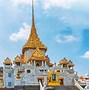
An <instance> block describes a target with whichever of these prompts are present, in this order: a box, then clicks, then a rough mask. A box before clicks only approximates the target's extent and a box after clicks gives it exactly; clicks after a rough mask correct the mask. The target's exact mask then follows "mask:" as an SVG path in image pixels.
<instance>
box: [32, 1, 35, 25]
mask: <svg viewBox="0 0 89 90" xmlns="http://www.w3.org/2000/svg"><path fill="white" fill-rule="evenodd" d="M32 26H35V23H34V4H33V0H32Z"/></svg>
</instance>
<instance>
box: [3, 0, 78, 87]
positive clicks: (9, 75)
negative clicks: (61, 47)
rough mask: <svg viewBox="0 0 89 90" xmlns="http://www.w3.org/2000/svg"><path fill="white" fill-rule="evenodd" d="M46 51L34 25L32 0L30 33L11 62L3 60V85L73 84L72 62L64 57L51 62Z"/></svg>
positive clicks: (74, 74)
mask: <svg viewBox="0 0 89 90" xmlns="http://www.w3.org/2000/svg"><path fill="white" fill-rule="evenodd" d="M46 51H47V47H46V46H45V45H44V44H43V43H42V42H41V41H40V38H39V37H38V34H37V30H36V27H35V20H34V5H33V0H32V26H31V33H30V35H29V38H28V40H27V42H26V44H25V45H24V46H23V47H22V54H21V55H17V56H16V57H15V58H14V61H13V62H11V60H10V59H9V58H6V59H5V61H4V62H3V64H4V68H3V69H4V70H3V73H4V87H6V88H14V87H17V86H39V85H40V83H41V84H44V83H45V84H46V85H47V86H63V85H66V86H68V85H74V81H73V80H74V79H77V78H78V77H77V73H76V72H75V71H74V69H73V67H74V64H73V62H72V61H71V60H67V59H66V58H65V57H64V58H63V59H62V60H59V64H58V65H56V63H54V64H52V63H51V60H50V59H49V57H48V55H46Z"/></svg>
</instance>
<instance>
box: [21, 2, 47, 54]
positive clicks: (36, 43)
mask: <svg viewBox="0 0 89 90" xmlns="http://www.w3.org/2000/svg"><path fill="white" fill-rule="evenodd" d="M36 47H39V49H42V50H45V51H46V50H47V47H46V46H45V45H44V44H42V42H41V41H40V39H39V37H38V35H37V32H36V28H35V22H34V7H33V2H32V27H31V33H30V36H29V38H28V41H27V42H26V44H25V45H24V46H23V48H22V53H23V54H24V52H25V50H27V49H36Z"/></svg>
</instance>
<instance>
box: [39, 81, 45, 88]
mask: <svg viewBox="0 0 89 90" xmlns="http://www.w3.org/2000/svg"><path fill="white" fill-rule="evenodd" d="M39 83H40V90H45V89H44V87H43V86H42V84H41V82H40V81H39Z"/></svg>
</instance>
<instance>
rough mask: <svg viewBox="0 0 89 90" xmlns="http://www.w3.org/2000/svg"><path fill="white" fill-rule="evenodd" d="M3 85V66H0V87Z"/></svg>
mask: <svg viewBox="0 0 89 90" xmlns="http://www.w3.org/2000/svg"><path fill="white" fill-rule="evenodd" d="M2 87H3V67H0V88H2Z"/></svg>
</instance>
